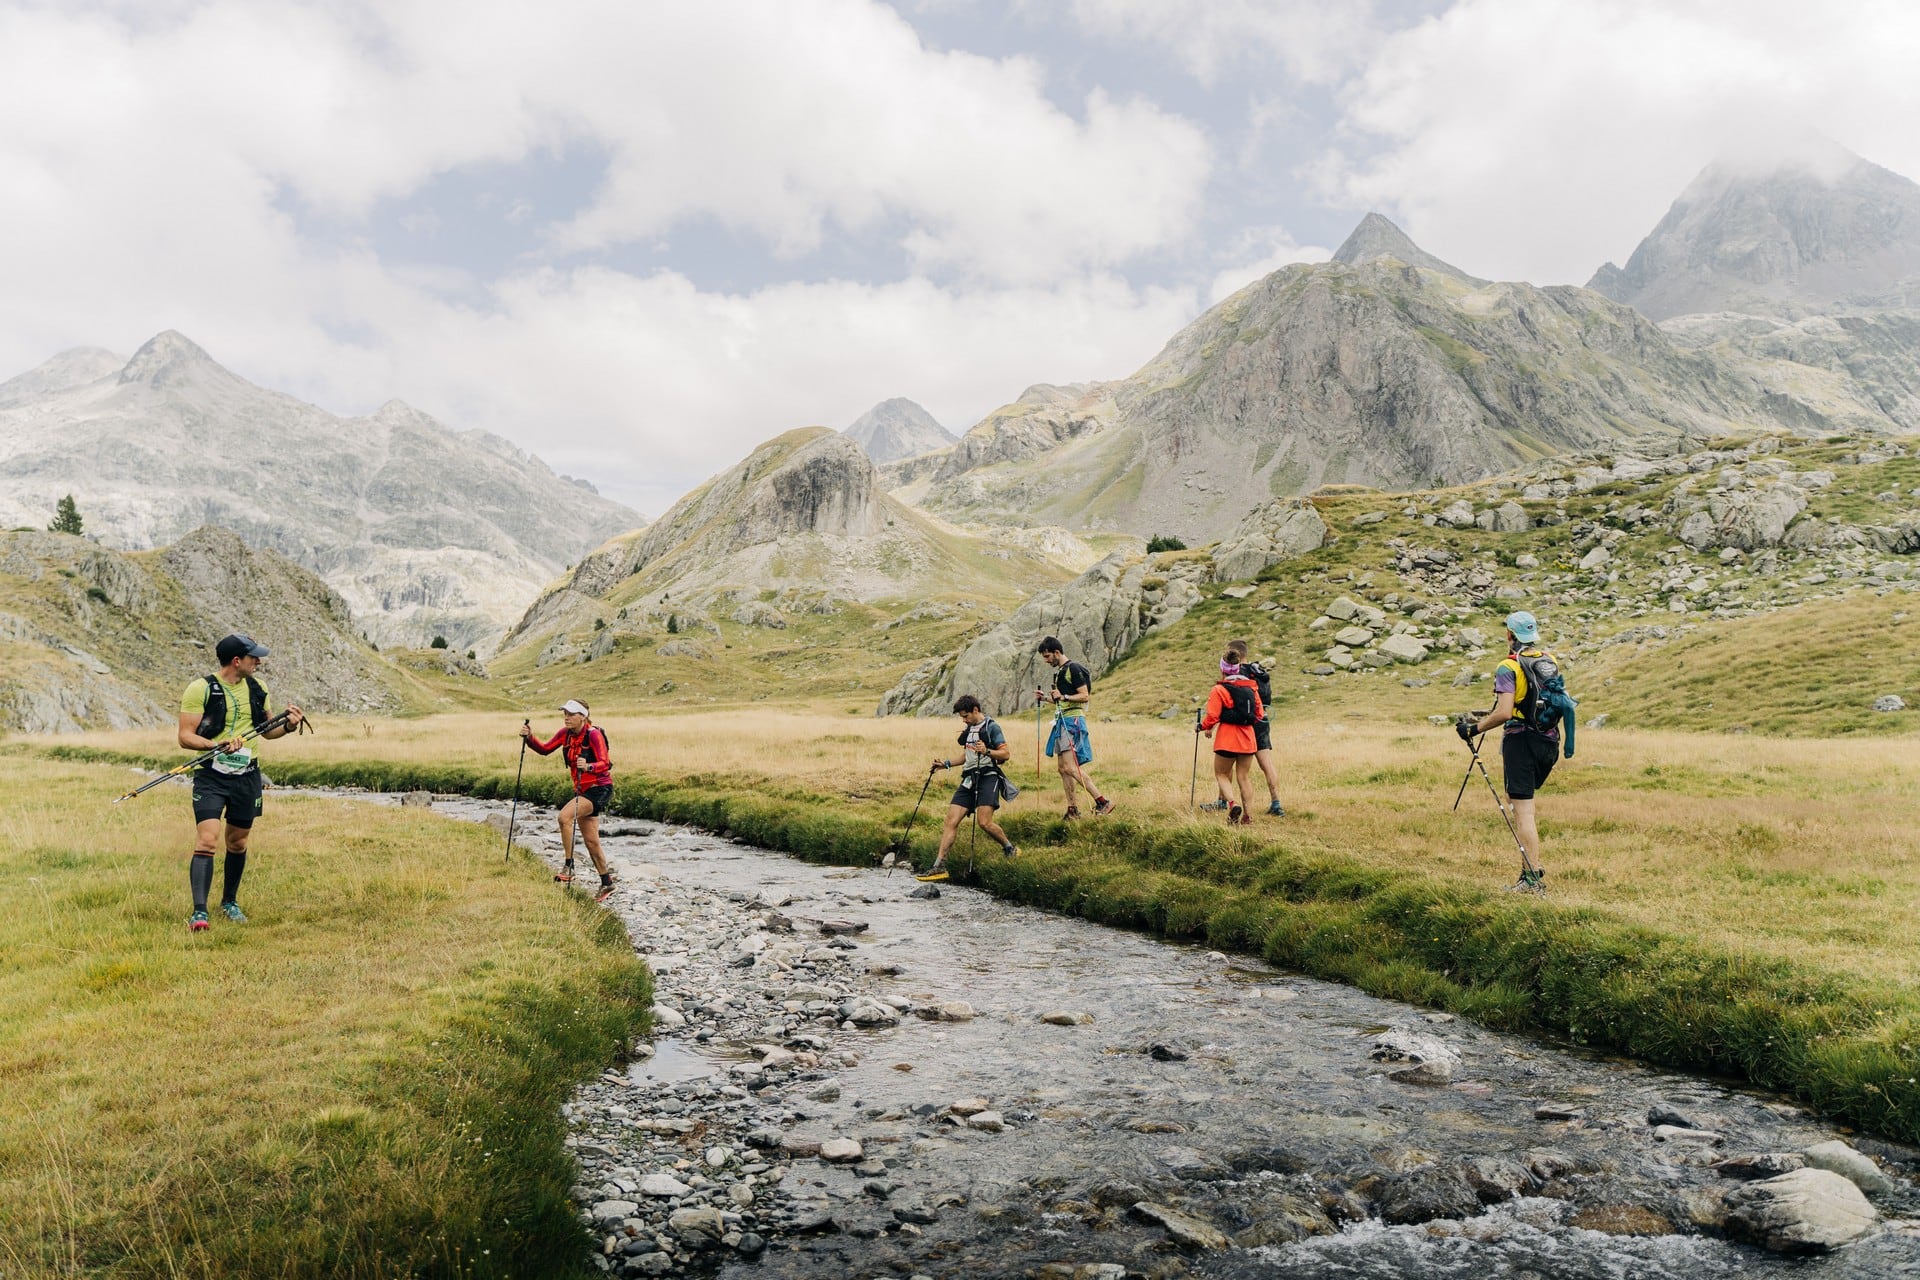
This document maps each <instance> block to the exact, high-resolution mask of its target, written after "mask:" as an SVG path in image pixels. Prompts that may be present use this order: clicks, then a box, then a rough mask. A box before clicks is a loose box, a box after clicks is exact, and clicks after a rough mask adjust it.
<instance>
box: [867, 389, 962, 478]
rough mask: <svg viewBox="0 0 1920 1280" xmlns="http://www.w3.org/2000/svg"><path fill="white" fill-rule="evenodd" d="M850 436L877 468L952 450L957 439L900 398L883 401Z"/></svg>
mask: <svg viewBox="0 0 1920 1280" xmlns="http://www.w3.org/2000/svg"><path fill="white" fill-rule="evenodd" d="M846 436H847V438H848V439H849V440H852V441H853V442H854V443H855V444H857V445H859V446H860V447H861V448H862V449H864V450H866V453H867V456H868V457H869V458H872V459H873V461H874V462H875V463H876V464H878V463H883V462H898V461H899V460H900V459H902V458H914V457H918V456H919V455H921V454H923V453H933V452H935V451H936V450H939V449H946V448H950V447H951V446H952V444H953V442H954V439H955V437H954V434H953V432H951V431H949V430H947V429H946V428H945V427H943V426H941V425H940V423H939V421H938V420H937V419H935V418H934V416H933V415H932V414H930V413H928V412H927V411H926V410H925V409H922V408H921V407H920V406H919V405H917V404H915V403H914V402H913V401H911V400H908V399H905V398H903V397H899V396H896V397H894V398H893V399H891V400H882V401H881V402H880V403H879V404H877V405H875V406H873V408H871V409H869V410H867V411H866V412H865V413H863V414H861V415H860V417H859V418H858V419H856V420H855V421H854V424H853V425H852V426H850V427H848V428H847V430H846Z"/></svg>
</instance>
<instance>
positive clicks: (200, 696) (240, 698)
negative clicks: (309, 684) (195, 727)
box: [180, 676, 273, 773]
mask: <svg viewBox="0 0 1920 1280" xmlns="http://www.w3.org/2000/svg"><path fill="white" fill-rule="evenodd" d="M216 678H217V677H216ZM220 687H221V689H223V690H225V691H226V695H227V723H226V724H225V725H223V726H221V728H220V730H219V732H217V733H210V734H207V735H206V736H207V737H209V738H212V739H213V740H214V741H215V742H228V741H231V740H232V739H234V738H237V737H239V736H240V735H241V734H243V733H245V732H247V731H248V730H249V729H251V728H253V695H252V694H251V693H249V692H248V691H247V682H246V681H245V680H242V681H241V682H240V683H239V684H228V683H227V682H226V681H225V680H221V681H220ZM260 688H261V690H262V691H263V692H266V695H267V714H268V715H269V716H271V715H272V714H273V694H272V693H271V692H270V691H267V686H266V685H264V684H262V685H261V686H260ZM180 714H181V715H183V716H184V715H192V716H195V717H204V716H205V715H206V714H207V678H206V677H205V676H197V677H195V679H194V681H193V683H192V684H190V685H188V686H187V688H186V691H185V692H184V693H182V694H181V695H180ZM259 748H260V739H258V738H249V739H248V740H247V741H246V742H244V743H242V744H241V746H240V749H239V750H238V751H223V752H221V753H220V754H219V755H217V756H215V757H214V758H213V761H212V764H211V767H212V769H213V771H214V772H215V773H245V772H247V771H248V770H249V769H254V768H258V767H259V764H260V750H259Z"/></svg>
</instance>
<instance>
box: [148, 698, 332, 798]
mask: <svg viewBox="0 0 1920 1280" xmlns="http://www.w3.org/2000/svg"><path fill="white" fill-rule="evenodd" d="M286 723H287V713H286V712H284V711H282V712H281V713H280V714H279V715H277V716H275V717H274V718H273V719H271V720H269V721H267V722H266V723H265V724H262V725H256V726H254V727H253V728H251V729H249V730H247V731H246V732H245V733H243V734H241V735H240V740H241V741H242V742H245V741H246V740H247V739H249V738H257V737H259V736H260V735H261V734H263V733H267V732H269V731H270V730H273V729H282V728H285V727H286ZM300 723H301V725H302V727H303V729H304V726H305V725H306V719H305V718H304V717H302V718H301V721H300ZM224 750H226V744H225V743H221V744H220V745H219V746H217V747H215V748H213V749H212V750H211V751H202V752H201V753H200V754H199V755H197V756H195V757H194V758H193V759H191V760H189V761H187V762H186V763H185V764H183V765H177V766H175V767H174V768H172V769H169V770H167V771H166V772H165V773H163V774H161V775H160V776H159V777H157V778H155V779H153V780H152V781H151V782H144V783H142V784H141V785H139V786H137V787H135V788H134V789H133V790H131V791H129V792H127V794H125V795H123V796H115V797H114V800H113V803H115V804H119V803H120V802H121V801H122V800H131V799H133V798H134V797H135V796H137V795H139V794H140V793H141V792H143V791H151V790H153V789H154V788H155V787H157V786H159V785H160V784H161V783H163V782H165V781H166V780H167V779H169V778H177V777H179V776H180V775H181V774H183V773H192V772H193V771H194V770H195V769H198V768H199V767H200V766H201V765H203V764H206V763H207V762H208V761H209V760H211V759H213V758H214V757H215V756H217V755H219V754H220V753H221V752H222V751H224Z"/></svg>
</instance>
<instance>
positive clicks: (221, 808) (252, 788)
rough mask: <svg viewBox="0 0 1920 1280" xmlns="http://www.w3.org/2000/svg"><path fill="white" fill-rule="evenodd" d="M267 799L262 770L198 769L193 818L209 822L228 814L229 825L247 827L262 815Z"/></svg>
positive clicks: (243, 829) (195, 777)
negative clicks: (228, 770) (262, 786)
mask: <svg viewBox="0 0 1920 1280" xmlns="http://www.w3.org/2000/svg"><path fill="white" fill-rule="evenodd" d="M264 803H265V799H264V794H263V792H262V788H261V778H260V770H258V769H249V770H247V771H246V772H245V773H216V772H215V771H214V770H212V769H199V770H196V771H195V772H194V775H193V820H194V821H195V822H206V821H208V820H209V819H212V818H218V817H220V816H221V815H222V814H225V815H226V819H227V825H228V826H230V827H238V828H239V829H240V830H242V831H245V830H246V829H247V828H248V827H251V826H252V825H253V820H254V819H255V818H257V817H259V816H260V810H261V807H262V806H263V805H264Z"/></svg>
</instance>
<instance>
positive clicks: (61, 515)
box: [47, 494, 80, 534]
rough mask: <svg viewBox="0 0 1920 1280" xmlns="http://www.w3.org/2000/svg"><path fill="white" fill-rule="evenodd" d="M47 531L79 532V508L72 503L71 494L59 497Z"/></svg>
mask: <svg viewBox="0 0 1920 1280" xmlns="http://www.w3.org/2000/svg"><path fill="white" fill-rule="evenodd" d="M47 532H49V533H74V534H77V533H79V532H80V508H79V507H78V506H76V505H74V501H73V495H72V494H68V495H67V496H66V497H64V498H62V499H60V505H59V507H58V508H57V509H56V510H55V511H54V516H53V523H52V524H50V525H48V526H47Z"/></svg>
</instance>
